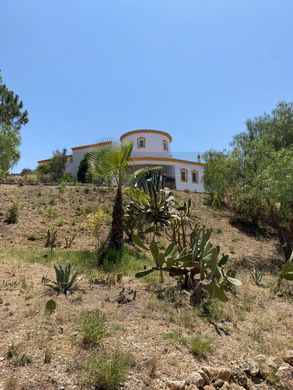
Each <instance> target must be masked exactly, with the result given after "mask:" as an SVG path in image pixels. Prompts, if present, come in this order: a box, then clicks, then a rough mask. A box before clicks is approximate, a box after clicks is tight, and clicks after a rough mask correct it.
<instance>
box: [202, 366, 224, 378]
mask: <svg viewBox="0 0 293 390" xmlns="http://www.w3.org/2000/svg"><path fill="white" fill-rule="evenodd" d="M201 369H202V371H204V372H205V373H206V374H207V376H208V377H209V378H210V379H211V380H212V379H216V378H217V377H218V375H219V372H220V370H219V369H218V368H216V367H210V366H204V367H202V368H201Z"/></svg>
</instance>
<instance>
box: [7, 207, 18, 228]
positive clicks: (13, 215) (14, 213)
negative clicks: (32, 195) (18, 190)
mask: <svg viewBox="0 0 293 390" xmlns="http://www.w3.org/2000/svg"><path fill="white" fill-rule="evenodd" d="M18 216H19V211H18V206H17V204H14V205H12V206H11V207H10V208H9V209H8V211H7V214H6V219H5V222H6V223H11V224H12V223H17V221H18Z"/></svg>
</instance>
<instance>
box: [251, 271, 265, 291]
mask: <svg viewBox="0 0 293 390" xmlns="http://www.w3.org/2000/svg"><path fill="white" fill-rule="evenodd" d="M263 275H264V273H263V272H262V271H260V270H258V269H256V268H253V269H252V270H251V271H250V276H251V278H252V280H253V281H254V283H255V284H256V286H258V287H260V286H261V281H262V278H263Z"/></svg>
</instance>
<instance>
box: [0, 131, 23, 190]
mask: <svg viewBox="0 0 293 390" xmlns="http://www.w3.org/2000/svg"><path fill="white" fill-rule="evenodd" d="M19 145H20V136H19V134H18V132H17V131H15V130H13V129H12V127H11V126H10V125H3V126H1V127H0V182H1V181H2V180H3V178H4V176H5V175H6V174H7V172H8V171H9V169H10V168H11V167H13V166H14V165H15V164H16V163H17V161H18V160H19V157H20V153H19V149H18V148H19Z"/></svg>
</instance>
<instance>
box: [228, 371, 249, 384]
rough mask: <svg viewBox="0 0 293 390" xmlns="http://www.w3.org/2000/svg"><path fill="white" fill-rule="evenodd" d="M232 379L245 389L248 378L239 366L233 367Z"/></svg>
mask: <svg viewBox="0 0 293 390" xmlns="http://www.w3.org/2000/svg"><path fill="white" fill-rule="evenodd" d="M231 378H232V380H233V382H236V383H238V384H239V385H241V386H244V387H245V386H246V385H247V377H246V375H245V372H244V371H243V370H242V369H241V368H240V367H239V366H234V367H233V370H232V375H231Z"/></svg>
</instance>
